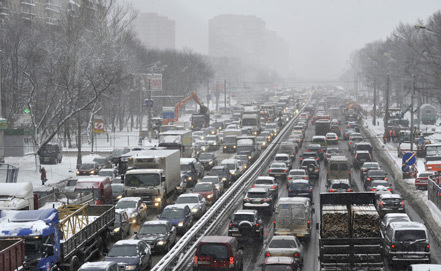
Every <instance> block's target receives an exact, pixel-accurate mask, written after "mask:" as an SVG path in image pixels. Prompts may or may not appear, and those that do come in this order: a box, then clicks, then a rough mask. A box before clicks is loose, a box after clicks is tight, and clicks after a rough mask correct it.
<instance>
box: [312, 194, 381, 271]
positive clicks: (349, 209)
mask: <svg viewBox="0 0 441 271" xmlns="http://www.w3.org/2000/svg"><path fill="white" fill-rule="evenodd" d="M380 224H381V220H380V216H379V214H378V212H377V210H376V209H375V193H369V192H360V193H321V194H320V226H319V225H317V227H316V228H317V229H320V232H319V255H320V256H319V259H320V270H327V271H330V270H333V271H343V270H345V271H355V270H372V271H373V270H378V271H380V270H383V247H382V244H383V239H382V238H381V233H380Z"/></svg>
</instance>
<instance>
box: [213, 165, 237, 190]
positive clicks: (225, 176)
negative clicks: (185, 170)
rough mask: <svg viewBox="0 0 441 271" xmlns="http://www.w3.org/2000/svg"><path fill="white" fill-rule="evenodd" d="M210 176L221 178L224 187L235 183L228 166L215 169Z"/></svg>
mask: <svg viewBox="0 0 441 271" xmlns="http://www.w3.org/2000/svg"><path fill="white" fill-rule="evenodd" d="M208 176H219V178H220V179H221V180H222V182H223V183H224V187H229V186H230V185H231V182H232V181H233V178H232V176H231V173H230V171H229V170H228V168H227V167H226V166H215V167H213V168H212V169H211V170H210V173H208Z"/></svg>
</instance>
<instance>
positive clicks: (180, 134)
mask: <svg viewBox="0 0 441 271" xmlns="http://www.w3.org/2000/svg"><path fill="white" fill-rule="evenodd" d="M159 147H166V148H167V149H169V150H179V151H180V153H181V157H185V158H190V157H191V155H192V154H193V139H192V132H191V130H175V131H167V132H164V133H160V134H159Z"/></svg>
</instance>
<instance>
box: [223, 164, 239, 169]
mask: <svg viewBox="0 0 441 271" xmlns="http://www.w3.org/2000/svg"><path fill="white" fill-rule="evenodd" d="M225 166H226V167H227V168H228V170H235V169H236V165H235V164H226V165H225Z"/></svg>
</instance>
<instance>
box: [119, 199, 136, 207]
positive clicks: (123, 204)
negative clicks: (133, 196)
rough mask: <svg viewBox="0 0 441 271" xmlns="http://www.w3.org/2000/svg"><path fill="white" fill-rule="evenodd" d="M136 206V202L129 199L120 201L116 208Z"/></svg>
mask: <svg viewBox="0 0 441 271" xmlns="http://www.w3.org/2000/svg"><path fill="white" fill-rule="evenodd" d="M135 207H136V202H135V201H128V200H123V201H118V202H117V203H116V205H115V209H127V208H135Z"/></svg>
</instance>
